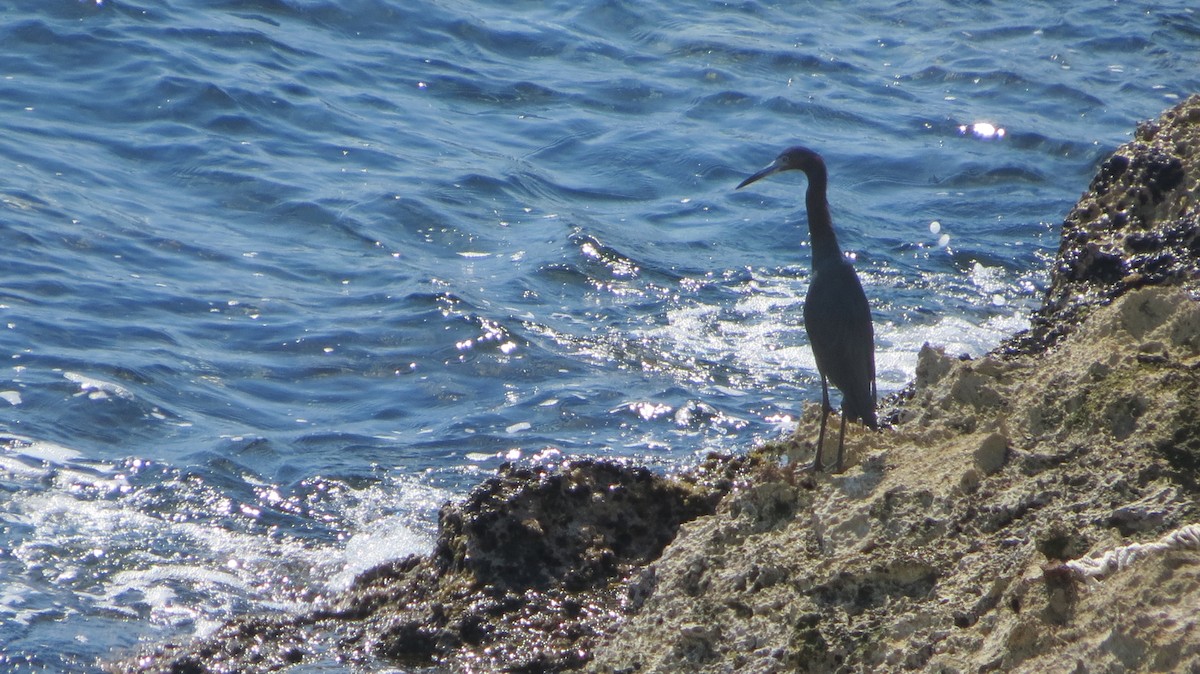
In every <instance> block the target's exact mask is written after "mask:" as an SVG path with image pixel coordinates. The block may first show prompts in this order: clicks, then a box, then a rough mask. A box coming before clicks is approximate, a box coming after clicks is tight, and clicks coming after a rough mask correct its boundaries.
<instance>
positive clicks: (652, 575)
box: [107, 96, 1200, 674]
mask: <svg viewBox="0 0 1200 674" xmlns="http://www.w3.org/2000/svg"><path fill="white" fill-rule="evenodd" d="M1197 298H1200V97H1198V96H1193V97H1192V98H1190V99H1188V100H1187V101H1185V102H1183V103H1181V104H1180V105H1178V106H1176V107H1175V108H1173V109H1171V110H1168V111H1167V112H1165V113H1164V114H1163V116H1162V117H1160V118H1159V119H1158V120H1157V121H1155V122H1150V123H1146V124H1143V125H1140V126H1139V127H1138V131H1137V134H1136V136H1135V138H1134V140H1133V141H1131V142H1130V143H1128V144H1126V145H1124V146H1122V147H1121V148H1119V149H1118V150H1117V151H1116V152H1115V153H1114V154H1113V155H1112V157H1110V158H1109V159H1108V160H1107V161H1106V162H1105V163H1104V164H1103V166H1102V167H1101V168H1100V170H1099V172H1098V174H1097V176H1096V177H1095V179H1094V180H1093V181H1092V184H1091V186H1090V188H1089V190H1088V192H1086V193H1085V194H1084V195H1083V197H1082V198H1081V199H1080V201H1079V203H1078V204H1077V205H1076V207H1075V208H1074V209H1072V211H1071V212H1070V214H1068V216H1067V218H1066V220H1065V222H1064V225H1063V234H1062V243H1061V247H1060V249H1059V252H1058V256H1057V259H1056V262H1055V268H1054V270H1053V277H1052V282H1051V287H1050V289H1049V290H1048V292H1047V296H1046V301H1045V304H1044V306H1043V307H1042V309H1040V310H1039V311H1038V312H1037V314H1036V315H1035V317H1034V321H1033V327H1032V329H1031V330H1029V331H1027V332H1026V333H1023V334H1021V335H1016V336H1014V337H1013V338H1011V339H1010V340H1008V341H1007V342H1005V343H1004V344H1003V345H1001V346H1000V347H999V348H998V349H996V350H995V351H993V352H992V353H991V354H989V355H987V356H985V357H982V358H979V359H976V360H969V359H965V358H958V357H954V356H953V355H952V354H945V353H943V352H942V351H940V350H938V349H936V348H933V347H928V346H927V347H926V348H924V349H923V350H922V352H921V355H920V359H919V364H918V367H917V376H916V380H915V381H914V382H913V384H912V385H911V386H910V387H909V388H908V389H907V390H906V392H905V394H904V395H903V396H899V397H898V399H897V400H895V401H893V402H894V403H895V409H894V411H893V412H892V413H891V414H890V418H891V420H892V425H891V427H890V428H886V429H884V430H883V431H881V432H879V433H863V432H859V433H856V434H854V435H853V436H852V437H848V438H847V455H848V459H849V460H848V465H849V467H848V468H847V470H846V471H845V472H844V473H842V474H840V475H833V476H830V475H819V476H812V475H808V474H803V473H799V474H796V473H792V472H789V471H787V470H784V469H781V468H780V467H779V463H780V461H779V458H780V456H781V455H782V454H785V453H786V454H790V455H792V456H793V458H798V457H801V456H810V455H811V452H812V451H813V449H814V448H813V447H812V444H811V442H803V443H801V442H796V441H790V442H788V443H773V444H770V445H768V446H765V447H761V448H757V449H755V450H753V451H751V452H750V453H749V454H748V455H747V456H743V457H716V456H714V457H710V458H709V459H708V460H707V461H706V462H704V463H703V464H701V465H700V466H698V467H697V468H695V469H693V470H691V471H688V472H687V473H685V474H681V475H676V476H670V477H663V476H659V475H655V474H653V473H651V472H650V471H648V470H646V469H644V468H639V467H636V466H632V465H626V464H621V463H612V462H601V461H591V460H579V461H569V462H566V463H564V464H562V465H561V466H556V467H553V468H524V467H514V466H508V467H505V468H504V469H502V471H501V472H500V474H499V475H498V476H497V477H495V478H492V479H490V480H488V481H487V482H485V483H484V484H483V485H481V486H480V487H478V488H477V489H476V490H475V491H474V492H472V494H471V495H470V496H469V497H468V498H467V499H466V500H465V501H464V502H463V503H459V504H448V505H447V506H445V507H444V508H443V510H442V512H441V514H440V517H439V537H438V541H437V544H436V547H435V550H434V551H433V552H432V553H431V554H430V555H427V556H423V557H410V558H407V559H404V560H401V561H397V562H393V563H390V564H386V565H383V566H381V567H377V568H375V569H373V570H371V571H368V572H367V573H365V574H363V575H362V576H360V577H359V578H358V579H357V580H356V582H355V583H354V585H353V587H351V588H350V589H349V590H348V591H347V592H346V593H345V594H343V595H341V596H336V597H329V598H327V599H326V600H324V601H323V602H320V603H319V604H318V605H316V606H314V608H313V609H312V610H311V611H310V612H308V613H306V614H303V615H299V616H297V615H286V616H248V617H244V618H239V619H237V620H234V621H232V622H230V623H229V624H227V625H225V626H223V627H222V628H220V629H219V630H217V631H216V632H215V633H214V634H212V635H210V636H209V637H207V638H204V639H199V640H196V641H194V642H191V643H187V644H164V645H161V646H159V647H157V648H155V649H153V650H151V651H147V652H145V653H142V654H140V655H137V656H133V657H130V658H128V659H125V660H121V661H116V662H112V663H109V664H108V665H107V668H108V669H109V671H114V672H126V671H138V672H174V673H187V672H196V673H199V672H268V671H286V670H288V669H289V668H292V667H293V666H296V665H301V666H303V665H319V664H321V663H332V662H343V663H346V664H347V665H349V666H350V667H359V668H364V669H369V668H373V667H374V668H380V667H400V668H404V669H405V670H409V671H462V672H500V671H511V672H557V671H566V670H580V671H586V672H595V673H605V674H618V673H620V674H627V673H628V674H632V673H634V672H663V673H666V672H685V671H687V672H712V673H716V672H762V673H767V672H797V671H799V672H830V671H901V670H919V671H933V672H968V671H970V672H977V671H978V672H982V671H1029V672H1043V671H1075V672H1092V671H1129V670H1133V671H1151V670H1153V671H1200V620H1197V618H1196V607H1198V606H1200V301H1197ZM816 412H817V407H816V406H812V407H810V408H809V409H808V410H806V413H805V415H804V417H803V418H802V419H801V428H800V431H799V434H798V435H797V437H799V438H813V437H815V436H816V424H817V413H816Z"/></svg>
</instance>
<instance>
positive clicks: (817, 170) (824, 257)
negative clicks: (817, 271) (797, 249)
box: [804, 166, 842, 266]
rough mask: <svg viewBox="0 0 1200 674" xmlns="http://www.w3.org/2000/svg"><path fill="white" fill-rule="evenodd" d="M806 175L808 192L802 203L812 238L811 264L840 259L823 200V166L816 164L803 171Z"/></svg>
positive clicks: (825, 202)
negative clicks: (806, 211) (806, 213)
mask: <svg viewBox="0 0 1200 674" xmlns="http://www.w3.org/2000/svg"><path fill="white" fill-rule="evenodd" d="M805 173H806V174H807V175H808V192H807V193H806V194H805V196H804V205H805V207H806V208H807V209H808V236H809V238H810V239H811V240H812V255H813V265H814V266H816V265H817V264H818V263H821V262H826V261H838V260H841V259H842V249H841V248H839V247H838V242H837V235H835V234H834V233H833V219H832V218H831V217H829V202H828V201H826V200H825V187H826V185H827V183H828V179H827V177H826V175H825V167H823V166H816V167H812V168H810V169H808V170H806V171H805Z"/></svg>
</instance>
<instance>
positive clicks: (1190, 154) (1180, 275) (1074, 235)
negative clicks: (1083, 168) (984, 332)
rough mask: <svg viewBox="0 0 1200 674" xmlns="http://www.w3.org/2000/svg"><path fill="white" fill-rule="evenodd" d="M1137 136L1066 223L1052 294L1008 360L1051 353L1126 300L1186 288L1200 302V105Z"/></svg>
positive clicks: (1189, 105)
mask: <svg viewBox="0 0 1200 674" xmlns="http://www.w3.org/2000/svg"><path fill="white" fill-rule="evenodd" d="M1198 98H1200V97H1197V96H1192V97H1191V98H1190V99H1188V100H1187V101H1184V102H1183V103H1181V104H1180V105H1178V106H1176V107H1174V108H1172V109H1170V110H1167V111H1166V112H1164V113H1163V114H1162V116H1161V117H1159V119H1157V120H1154V121H1150V122H1144V123H1142V124H1140V125H1138V127H1137V133H1136V134H1135V136H1134V139H1133V141H1131V142H1129V143H1127V144H1125V145H1123V146H1121V147H1120V148H1118V149H1117V151H1116V152H1114V153H1113V154H1112V156H1111V157H1109V158H1108V159H1107V160H1106V161H1105V162H1104V163H1103V164H1102V165H1101V166H1100V170H1099V171H1098V172H1097V173H1096V177H1095V178H1093V179H1092V184H1091V185H1090V186H1089V187H1088V191H1087V192H1085V193H1084V194H1083V196H1082V197H1080V199H1079V203H1077V204H1076V205H1075V207H1074V208H1073V209H1071V212H1070V213H1068V214H1067V217H1066V220H1064V222H1063V230H1062V238H1061V240H1060V244H1059V250H1058V255H1057V258H1056V259H1055V263H1054V271H1053V273H1052V275H1051V286H1050V289H1049V292H1048V293H1047V295H1046V301H1045V304H1044V306H1043V307H1042V308H1041V310H1039V311H1038V312H1036V313H1035V314H1034V316H1033V328H1032V329H1031V330H1030V331H1029V332H1028V333H1025V334H1022V335H1019V336H1017V337H1016V338H1014V339H1012V340H1010V341H1009V342H1008V347H1007V349H1008V350H1009V351H1011V352H1035V351H1039V350H1044V349H1045V348H1047V347H1049V346H1051V345H1053V344H1054V343H1056V342H1057V341H1058V340H1059V339H1061V338H1062V337H1063V336H1064V335H1065V334H1067V333H1068V332H1070V331H1071V330H1072V329H1074V327H1075V326H1076V325H1078V324H1079V322H1081V321H1082V320H1083V319H1084V318H1085V317H1086V316H1087V314H1088V313H1089V312H1090V311H1091V310H1092V309H1093V308H1094V307H1096V306H1101V305H1104V304H1107V303H1108V302H1111V301H1112V300H1114V299H1116V298H1117V297H1120V296H1121V295H1123V294H1124V293H1126V292H1128V291H1129V290H1133V289H1136V288H1141V287H1145V286H1148V285H1159V284H1166V283H1170V284H1180V285H1183V286H1184V287H1186V288H1188V289H1189V291H1190V292H1191V294H1192V297H1193V298H1197V297H1200V171H1197V163H1200V101H1198Z"/></svg>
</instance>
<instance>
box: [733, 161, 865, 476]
mask: <svg viewBox="0 0 1200 674" xmlns="http://www.w3.org/2000/svg"><path fill="white" fill-rule="evenodd" d="M791 170H796V171H803V172H804V175H805V176H807V177H808V190H807V192H806V193H805V195H804V205H805V208H806V210H807V211H808V235H809V238H810V239H811V240H812V279H811V281H810V282H809V285H808V294H807V295H806V296H805V298H804V330H805V332H807V333H808V342H809V344H810V345H811V346H812V351H813V358H814V359H815V360H816V361H817V372H818V373H819V374H820V375H821V431H820V433H819V434H818V436H817V456H816V457H815V458H814V459H813V463H812V470H813V471H814V472H816V471H820V470H822V464H821V454H822V451H823V450H824V448H825V421H826V417H828V416H829V413H830V412H832V411H833V408H832V407H831V406H830V405H829V383H830V382H833V385H834V386H836V387H837V389H838V390H839V391H841V393H842V429H841V433H840V434H839V435H838V450H837V464H836V468H835V471H836V472H841V470H842V458H843V453H844V451H845V443H846V421H847V420H848V419H853V420H854V421H858V422H862V423H863V424H865V425H866V426H867V427H869V428H870V429H871V430H876V429H878V428H879V422H878V421H877V420H876V418H875V402H876V392H875V330H874V328H873V327H872V325H871V307H870V306H869V305H868V304H867V295H866V293H864V292H863V288H862V283H861V282H860V281H859V280H858V274H857V273H856V272H855V271H854V267H853V265H851V264H850V261H849V260H847V259H846V257H845V256H844V255H842V249H841V248H840V247H839V246H838V241H837V235H836V234H834V232H833V220H832V218H830V216H829V202H828V201H826V198H825V190H826V187H827V185H828V182H829V175H828V172H827V171H826V170H825V161H824V160H823V159H821V155H819V154H817V153H816V152H814V151H812V150H810V149H808V148H806V147H790V148H788V149H786V150H784V151H783V153H782V154H780V155H779V156H778V157H776V158H775V161H773V162H771V164H770V165H769V166H767V167H766V168H764V169H763V170H761V171H759V172H758V173H755V174H754V175H752V176H750V177H749V178H746V179H745V180H743V181H742V182H741V184H740V185H738V186H737V189H741V188H743V187H745V186H746V185H749V184H750V183H752V182H755V181H756V180H761V179H763V178H766V177H767V176H770V175H774V174H776V173H780V172H782V171H791Z"/></svg>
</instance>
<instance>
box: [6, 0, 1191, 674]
mask: <svg viewBox="0 0 1200 674" xmlns="http://www.w3.org/2000/svg"><path fill="white" fill-rule="evenodd" d="M854 4H855V7H854V8H853V9H849V8H847V7H837V6H832V3H811V4H802V5H797V4H795V3H778V4H772V3H760V2H735V3H671V2H667V1H666V0H649V1H647V2H624V1H621V0H583V1H582V2H579V1H576V2H551V3H543V2H518V3H508V2H495V3H489V2H451V3H420V2H395V1H388V0H343V1H332V0H331V1H327V2H312V1H303V0H224V1H221V2H207V3H191V2H181V1H176V0H167V1H158V2H151V1H148V0H128V1H126V0H115V1H109V0H106V1H104V2H94V1H92V2H78V1H75V0H59V1H55V2H45V1H43V0H37V1H33V0H10V1H9V2H6V3H5V5H4V6H3V8H0V45H2V46H3V48H2V49H0V102H2V104H3V107H2V111H0V356H3V357H4V358H5V359H6V361H7V365H6V367H5V369H3V370H0V669H4V670H5V671H16V672H26V671H68V670H69V671H89V670H90V669H92V668H94V667H95V663H96V661H97V659H98V658H104V657H110V656H111V655H113V654H120V653H126V652H128V649H130V648H132V647H136V646H137V645H138V644H142V643H147V642H155V641H159V640H164V639H181V638H186V637H187V636H188V635H190V634H195V633H203V632H204V631H205V630H210V629H212V628H213V627H214V626H215V625H216V624H218V623H219V621H220V620H222V619H224V618H227V617H228V616H230V615H232V614H235V613H237V612H240V611H247V610H292V609H293V607H296V606H299V605H301V604H302V603H303V602H305V601H307V600H308V599H310V598H311V597H312V596H313V595H315V594H317V593H321V592H324V591H328V590H330V589H336V588H337V587H340V586H343V585H345V584H346V583H347V582H348V580H349V578H350V577H352V575H353V574H354V572H356V571H359V570H362V569H364V568H366V567H368V566H370V565H371V564H373V563H376V562H379V561H383V560H385V559H388V558H392V557H398V556H402V555H404V554H406V553H409V552H414V551H421V550H424V549H426V548H427V546H428V545H429V542H430V540H431V532H432V526H433V520H434V517H435V510H436V508H437V506H438V505H439V504H440V503H441V502H443V501H444V500H446V499H448V498H452V497H455V496H458V495H461V494H463V493H464V492H465V490H467V489H469V488H470V486H471V485H473V484H475V483H476V482H478V481H479V480H480V479H482V476H484V475H486V474H487V473H488V472H489V471H491V470H493V469H494V468H495V467H496V466H497V465H499V464H500V463H501V462H502V461H504V460H511V459H521V460H533V461H554V460H558V459H560V458H561V457H564V456H570V455H581V454H588V455H602V456H625V457H632V458H635V459H637V460H638V461H642V462H647V463H650V464H653V465H656V466H659V467H661V468H663V469H669V468H671V467H672V466H677V465H681V464H686V463H688V462H689V461H692V460H694V459H695V458H696V457H697V456H699V455H702V454H703V453H705V452H707V451H710V450H726V451H742V450H745V449H746V448H748V447H749V446H751V445H752V444H753V443H755V442H757V441H759V440H762V439H766V438H771V437H775V436H776V435H777V434H779V433H781V432H784V431H786V429H787V427H788V423H789V421H790V419H791V418H793V417H794V416H795V414H796V413H797V411H798V410H799V408H800V406H801V405H802V404H803V403H804V402H805V401H811V400H813V399H814V398H815V396H819V387H816V386H814V383H815V382H816V381H817V380H816V373H815V371H814V366H813V361H812V357H811V354H810V352H809V351H808V348H807V345H806V341H805V338H804V333H803V329H802V322H801V312H800V310H801V304H802V298H803V296H804V292H805V289H806V287H807V279H808V264H809V258H808V248H807V243H806V241H805V239H806V230H805V228H804V212H803V207H802V191H803V179H802V177H799V176H795V175H787V176H780V177H777V178H776V179H774V180H771V181H765V182H763V183H758V184H756V185H755V186H754V187H753V188H752V189H747V190H742V191H739V192H734V190H733V187H734V186H735V185H736V184H737V183H738V182H739V181H740V180H741V179H742V178H743V177H745V176H746V175H748V174H749V173H751V172H753V171H754V170H757V169H758V168H760V167H762V166H763V165H765V164H766V163H767V162H768V161H769V160H770V159H772V158H773V157H774V156H775V154H776V153H777V152H778V151H779V150H781V149H782V148H783V147H785V146H787V145H790V144H795V143H803V144H805V145H809V146H811V147H813V148H815V149H817V150H818V151H820V152H822V153H823V154H824V155H825V157H826V161H827V163H828V165H829V169H830V172H831V192H830V195H829V200H830V202H831V206H832V209H833V213H834V219H835V224H836V226H837V227H838V229H839V232H840V236H841V239H842V244H843V247H844V248H845V249H846V250H847V251H848V252H850V253H852V254H853V255H854V256H855V257H856V258H857V262H856V264H857V267H858V269H859V272H860V274H861V275H862V276H863V279H864V283H865V285H866V289H867V293H868V295H869V296H870V297H871V298H872V302H873V306H874V312H875V321H876V332H877V336H878V362H879V370H880V388H881V390H882V391H884V392H886V391H892V390H895V389H897V388H899V387H901V386H903V384H904V383H905V382H906V380H907V379H908V378H909V377H911V375H912V371H913V367H914V364H915V360H916V356H915V354H916V351H917V349H918V348H919V347H920V345H921V344H922V343H923V342H925V341H931V342H935V343H941V344H946V345H948V346H949V348H950V349H952V350H956V351H965V352H969V353H974V354H978V353H981V352H983V351H986V350H987V349H988V348H990V347H992V346H994V345H995V344H996V343H997V342H998V341H999V340H1000V339H1001V338H1003V337H1004V336H1005V335H1007V334H1009V333H1011V332H1013V331H1015V330H1017V329H1020V328H1021V327H1022V326H1024V325H1025V324H1026V317H1027V315H1028V312H1029V311H1030V309H1031V308H1032V307H1034V306H1036V304H1037V303H1038V301H1039V296H1040V293H1041V291H1042V289H1043V287H1044V285H1045V283H1046V279H1047V275H1046V268H1047V262H1048V260H1049V259H1050V258H1051V257H1052V255H1053V252H1054V250H1055V249H1056V246H1057V228H1056V224H1057V223H1058V222H1059V221H1061V219H1062V217H1063V216H1064V215H1065V213H1066V212H1067V210H1068V209H1069V208H1070V206H1071V205H1072V204H1073V203H1074V201H1075V199H1076V198H1077V197H1078V195H1079V193H1080V192H1081V191H1083V189H1084V188H1085V187H1086V186H1087V183H1088V181H1089V180H1090V177H1091V174H1092V172H1093V170H1094V169H1095V167H1096V165H1097V164H1098V163H1099V162H1100V161H1102V160H1103V158H1104V157H1105V156H1106V154H1107V153H1108V152H1110V151H1111V150H1112V149H1114V148H1115V147H1116V146H1117V145H1118V144H1120V143H1121V142H1123V141H1125V140H1126V139H1127V138H1128V137H1129V135H1130V133H1131V131H1132V129H1133V127H1134V124H1135V122H1137V121H1138V120H1140V119H1145V118H1149V117H1153V116H1155V115H1157V114H1158V113H1159V112H1160V111H1161V110H1162V109H1163V108H1165V107H1168V106H1170V105H1173V104H1175V103H1176V102H1178V101H1179V100H1180V99H1181V98H1182V97H1183V96H1186V95H1187V94H1188V93H1191V92H1194V91H1200V72H1198V71H1197V69H1196V61H1195V54H1196V52H1197V50H1198V49H1200V17H1197V15H1196V14H1195V13H1194V12H1193V10H1192V9H1191V8H1190V5H1191V4H1192V3H1185V2H1174V3H1114V2H1107V1H1100V0H1092V1H1090V2H1085V3H1076V5H1075V6H1074V7H1072V8H1071V9H1069V10H1064V9H1061V8H1059V7H1057V5H1056V3H1033V2H1028V3H1020V4H1014V3H995V4H993V3H960V2H938V1H934V0H924V1H922V0H916V1H913V2H901V3H896V2H893V1H892V0H888V1H887V2H869V3H854ZM328 670H329V671H336V667H333V666H332V665H331V666H330V667H329V668H328Z"/></svg>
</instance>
